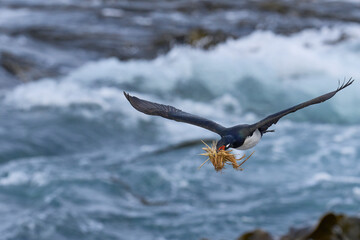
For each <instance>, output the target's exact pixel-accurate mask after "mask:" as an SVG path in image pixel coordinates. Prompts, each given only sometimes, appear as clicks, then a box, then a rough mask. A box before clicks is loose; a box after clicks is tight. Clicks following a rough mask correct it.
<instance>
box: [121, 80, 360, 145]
mask: <svg viewBox="0 0 360 240" xmlns="http://www.w3.org/2000/svg"><path fill="white" fill-rule="evenodd" d="M353 82H354V80H353V79H352V78H350V79H349V80H348V81H347V82H345V81H344V82H343V83H342V84H341V85H340V84H339V87H338V88H337V89H336V90H335V91H332V92H329V93H326V94H324V95H321V96H319V97H316V98H314V99H311V100H309V101H306V102H303V103H300V104H298V105H296V106H293V107H291V108H288V109H285V110H283V111H280V112H277V113H274V114H271V115H269V116H267V117H266V118H264V119H262V120H261V121H259V122H257V123H254V124H240V125H236V126H233V127H229V128H227V127H224V126H222V125H220V124H218V123H216V122H214V121H211V120H209V119H206V118H203V117H199V116H196V115H193V114H190V113H187V112H184V111H181V110H179V109H177V108H174V107H172V106H169V105H163V104H159V103H154V102H150V101H146V100H143V99H140V98H137V97H134V96H130V94H128V93H126V92H124V95H125V97H126V99H127V100H128V101H129V102H130V104H131V105H132V106H133V107H134V108H135V109H136V110H138V111H140V112H143V113H145V114H148V115H155V116H161V117H163V118H167V119H171V120H175V121H178V122H184V123H189V124H193V125H196V126H199V127H202V128H205V129H208V130H210V131H212V132H215V133H217V134H219V135H220V136H221V139H220V140H219V141H218V142H217V145H216V148H217V150H218V151H220V150H227V149H228V148H236V149H240V150H246V149H249V148H252V147H254V146H255V145H256V144H257V143H258V142H259V141H260V139H261V138H262V136H263V135H264V134H265V133H267V132H274V130H268V128H269V127H270V126H271V125H273V124H276V123H277V122H278V121H279V119H280V118H282V117H284V116H285V115H288V114H289V113H293V112H296V111H297V110H300V109H302V108H305V107H308V106H310V105H313V104H318V103H322V102H325V101H326V100H328V99H330V98H332V97H333V96H334V95H335V94H336V93H337V92H339V91H341V90H343V89H344V88H346V87H348V86H350V85H351V84H352V83H353Z"/></svg>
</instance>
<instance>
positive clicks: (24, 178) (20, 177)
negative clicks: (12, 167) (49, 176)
mask: <svg viewBox="0 0 360 240" xmlns="http://www.w3.org/2000/svg"><path fill="white" fill-rule="evenodd" d="M27 183H32V184H36V185H43V184H45V183H46V178H45V175H44V174H42V173H33V174H30V175H29V174H27V173H26V172H23V171H12V172H9V173H8V174H7V175H6V176H4V177H1V178H0V185H4V186H7V185H21V184H27Z"/></svg>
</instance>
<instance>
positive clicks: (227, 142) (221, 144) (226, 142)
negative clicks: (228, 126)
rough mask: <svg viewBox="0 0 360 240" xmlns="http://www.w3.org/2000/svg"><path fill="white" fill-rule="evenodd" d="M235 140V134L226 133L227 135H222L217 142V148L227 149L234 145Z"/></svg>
mask: <svg viewBox="0 0 360 240" xmlns="http://www.w3.org/2000/svg"><path fill="white" fill-rule="evenodd" d="M234 142H235V139H234V137H233V136H231V135H226V136H224V137H222V138H221V139H220V140H219V141H218V143H217V145H216V149H217V150H218V151H220V150H227V149H228V148H231V147H233V143H234Z"/></svg>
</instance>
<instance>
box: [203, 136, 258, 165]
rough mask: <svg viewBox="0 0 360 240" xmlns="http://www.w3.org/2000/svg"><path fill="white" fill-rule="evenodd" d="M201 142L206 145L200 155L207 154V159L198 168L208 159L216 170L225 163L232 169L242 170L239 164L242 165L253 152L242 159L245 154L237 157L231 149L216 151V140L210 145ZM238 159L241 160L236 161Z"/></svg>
mask: <svg viewBox="0 0 360 240" xmlns="http://www.w3.org/2000/svg"><path fill="white" fill-rule="evenodd" d="M202 142H203V143H204V144H205V146H206V147H203V148H202V149H203V150H205V153H202V154H200V155H203V156H207V157H208V159H207V160H206V161H205V162H204V163H203V164H201V166H200V167H199V168H201V167H202V166H204V164H205V163H206V162H208V161H209V160H210V161H211V163H212V164H213V165H214V168H215V170H216V171H220V170H222V169H223V168H224V167H225V165H226V164H228V165H232V167H233V168H234V169H236V170H240V171H242V170H243V169H242V168H241V165H243V164H244V163H245V162H246V161H247V160H248V159H249V158H250V157H251V155H253V153H254V152H252V153H251V154H250V156H248V157H247V158H246V159H245V160H243V159H244V158H245V157H246V154H244V155H243V156H242V157H240V158H239V159H237V158H236V156H235V155H234V154H232V153H231V152H232V150H220V151H217V149H216V142H213V143H212V145H211V147H210V146H209V145H207V144H206V143H205V142H204V141H202ZM238 161H242V162H240V163H238Z"/></svg>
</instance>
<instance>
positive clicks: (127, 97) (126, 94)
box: [123, 91, 130, 101]
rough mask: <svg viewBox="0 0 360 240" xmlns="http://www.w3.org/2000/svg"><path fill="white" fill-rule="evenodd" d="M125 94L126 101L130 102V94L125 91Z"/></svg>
mask: <svg viewBox="0 0 360 240" xmlns="http://www.w3.org/2000/svg"><path fill="white" fill-rule="evenodd" d="M123 93H124V96H125V97H126V99H127V100H128V101H130V99H129V98H130V94H129V93H127V92H125V91H123Z"/></svg>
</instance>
